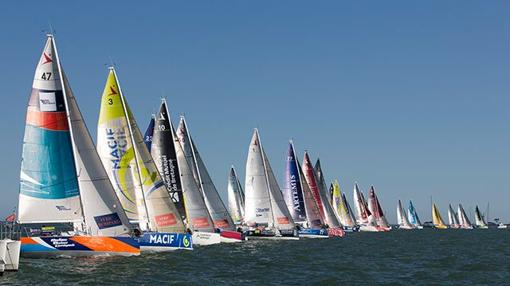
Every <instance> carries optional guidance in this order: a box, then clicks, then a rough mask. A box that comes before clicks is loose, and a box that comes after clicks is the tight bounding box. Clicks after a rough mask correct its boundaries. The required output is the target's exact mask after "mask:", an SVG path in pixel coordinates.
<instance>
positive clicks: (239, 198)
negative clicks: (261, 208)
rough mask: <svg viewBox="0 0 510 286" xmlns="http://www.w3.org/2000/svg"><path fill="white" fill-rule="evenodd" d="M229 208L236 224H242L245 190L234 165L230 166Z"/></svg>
mask: <svg viewBox="0 0 510 286" xmlns="http://www.w3.org/2000/svg"><path fill="white" fill-rule="evenodd" d="M227 192H228V208H229V210H230V214H231V215H232V219H233V220H234V223H235V224H241V223H242V222H243V221H244V192H243V189H242V187H241V184H240V182H239V178H238V177H237V173H236V170H235V169H234V166H232V167H231V168H230V172H229V175H228V184H227Z"/></svg>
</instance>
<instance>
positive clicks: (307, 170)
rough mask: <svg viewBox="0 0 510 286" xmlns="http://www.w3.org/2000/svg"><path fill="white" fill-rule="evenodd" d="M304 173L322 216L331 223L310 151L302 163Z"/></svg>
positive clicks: (306, 153)
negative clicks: (309, 154) (327, 215)
mask: <svg viewBox="0 0 510 286" xmlns="http://www.w3.org/2000/svg"><path fill="white" fill-rule="evenodd" d="M302 169H303V173H304V174H305V178H306V182H307V184H308V187H309V188H310V190H312V194H313V198H314V199H315V202H316V203H317V206H318V207H319V211H320V214H321V218H322V220H323V221H325V222H326V223H329V221H328V220H327V217H326V213H325V210H324V202H323V201H322V196H321V194H320V190H319V185H318V184H317V178H316V177H315V170H314V169H313V167H312V162H311V161H310V157H309V156H308V152H305V155H304V159H303V165H302Z"/></svg>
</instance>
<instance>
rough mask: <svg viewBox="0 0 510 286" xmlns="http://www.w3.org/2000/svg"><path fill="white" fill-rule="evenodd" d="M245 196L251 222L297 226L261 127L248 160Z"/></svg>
mask: <svg viewBox="0 0 510 286" xmlns="http://www.w3.org/2000/svg"><path fill="white" fill-rule="evenodd" d="M245 200H246V201H245V222H246V224H247V225H249V226H253V225H256V224H259V225H264V226H268V227H270V228H273V227H275V228H276V229H278V230H291V229H294V221H293V220H292V218H291V216H290V213H289V210H288V208H287V205H286V204H285V200H284V198H283V194H282V192H281V190H280V187H279V186H278V183H277V182H276V178H275V177H274V173H273V170H272V169H271V165H270V164H269V161H268V159H267V156H266V154H265V153H264V150H263V148H262V144H261V142H260V137H259V134H258V130H257V129H255V131H254V132H253V137H252V140H251V142H250V147H249V150H248V159H247V161H246V180H245Z"/></svg>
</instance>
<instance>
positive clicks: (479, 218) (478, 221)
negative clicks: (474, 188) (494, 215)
mask: <svg viewBox="0 0 510 286" xmlns="http://www.w3.org/2000/svg"><path fill="white" fill-rule="evenodd" d="M475 224H476V226H477V227H478V228H487V223H485V220H484V218H483V216H482V214H481V213H480V209H478V206H476V207H475Z"/></svg>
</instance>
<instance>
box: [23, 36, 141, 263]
mask: <svg viewBox="0 0 510 286" xmlns="http://www.w3.org/2000/svg"><path fill="white" fill-rule="evenodd" d="M18 219H19V222H20V223H23V224H35V223H37V224H57V223H66V224H67V223H72V224H73V226H74V231H70V232H65V233H56V232H54V233H51V234H49V235H48V236H29V237H21V244H22V245H21V253H22V255H25V256H35V257H48V256H96V255H120V256H132V255H139V254H140V246H139V244H138V242H137V241H136V240H134V239H133V238H131V237H130V235H131V232H132V229H131V226H130V223H129V221H128V218H127V216H126V213H125V212H124V210H123V209H122V208H121V207H120V203H119V200H118V199H117V197H116V196H115V192H114V190H113V188H112V185H111V183H110V181H109V180H108V176H107V175H106V172H105V170H104V168H103V166H102V164H101V160H100V159H99V156H98V154H97V152H96V149H95V147H94V143H93V141H92V138H91V137H90V134H89V131H88V129H87V127H86V125H85V121H84V120H83V117H82V114H81V112H80V110H79V108H78V104H77V102H76V99H75V97H74V95H73V92H72V91H71V87H70V86H69V82H68V81H67V78H66V76H65V73H64V71H63V70H62V66H61V63H60V58H59V56H58V52H57V46H56V44H55V39H54V37H53V35H51V34H50V35H48V37H47V41H46V45H45V47H44V50H43V53H42V55H41V58H40V60H39V62H38V65H37V68H36V71H35V77H34V82H33V86H32V94H31V97H30V101H29V103H28V108H27V117H26V126H25V136H24V139H23V152H22V162H21V172H20V193H19V206H18Z"/></svg>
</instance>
